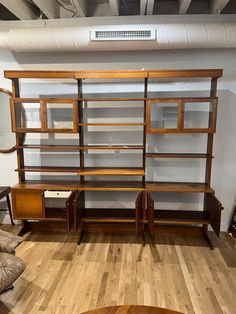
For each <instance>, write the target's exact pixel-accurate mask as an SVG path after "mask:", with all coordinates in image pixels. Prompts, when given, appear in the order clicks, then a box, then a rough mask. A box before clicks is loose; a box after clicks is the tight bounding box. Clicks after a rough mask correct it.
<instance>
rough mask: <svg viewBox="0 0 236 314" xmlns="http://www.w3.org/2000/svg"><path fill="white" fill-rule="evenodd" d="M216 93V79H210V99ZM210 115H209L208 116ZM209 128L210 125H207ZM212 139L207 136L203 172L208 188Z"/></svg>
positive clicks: (210, 136)
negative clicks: (204, 169) (204, 168)
mask: <svg viewBox="0 0 236 314" xmlns="http://www.w3.org/2000/svg"><path fill="white" fill-rule="evenodd" d="M216 93H217V78H214V77H213V78H212V79H211V92H210V97H216ZM210 115H211V114H210ZM210 120H211V117H210V116H209V124H210V123H212V122H211V121H210ZM209 127H210V125H209ZM213 139H214V134H213V133H209V134H208V136H207V156H208V157H207V159H206V172H205V183H206V184H207V185H208V186H210V185H211V168H212V158H211V157H212V153H213Z"/></svg>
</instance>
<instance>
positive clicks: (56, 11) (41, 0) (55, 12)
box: [33, 0, 60, 19]
mask: <svg viewBox="0 0 236 314" xmlns="http://www.w3.org/2000/svg"><path fill="white" fill-rule="evenodd" d="M33 2H34V3H35V4H36V5H37V7H38V8H39V9H40V10H41V11H42V12H43V13H44V14H45V15H46V17H47V18H48V19H55V18H59V17H60V6H59V5H58V4H57V2H56V1H55V0H33Z"/></svg>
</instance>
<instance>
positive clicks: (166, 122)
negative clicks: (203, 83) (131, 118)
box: [146, 97, 217, 133]
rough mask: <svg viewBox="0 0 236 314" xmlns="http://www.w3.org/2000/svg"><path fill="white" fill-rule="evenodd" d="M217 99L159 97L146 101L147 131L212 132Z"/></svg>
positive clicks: (214, 123) (214, 126) (214, 124)
mask: <svg viewBox="0 0 236 314" xmlns="http://www.w3.org/2000/svg"><path fill="white" fill-rule="evenodd" d="M216 110H217V99H216V98H214V97H209V98H200V97H196V98H160V99H150V100H148V101H147V112H146V116H147V119H146V123H147V133H214V132H215V129H216Z"/></svg>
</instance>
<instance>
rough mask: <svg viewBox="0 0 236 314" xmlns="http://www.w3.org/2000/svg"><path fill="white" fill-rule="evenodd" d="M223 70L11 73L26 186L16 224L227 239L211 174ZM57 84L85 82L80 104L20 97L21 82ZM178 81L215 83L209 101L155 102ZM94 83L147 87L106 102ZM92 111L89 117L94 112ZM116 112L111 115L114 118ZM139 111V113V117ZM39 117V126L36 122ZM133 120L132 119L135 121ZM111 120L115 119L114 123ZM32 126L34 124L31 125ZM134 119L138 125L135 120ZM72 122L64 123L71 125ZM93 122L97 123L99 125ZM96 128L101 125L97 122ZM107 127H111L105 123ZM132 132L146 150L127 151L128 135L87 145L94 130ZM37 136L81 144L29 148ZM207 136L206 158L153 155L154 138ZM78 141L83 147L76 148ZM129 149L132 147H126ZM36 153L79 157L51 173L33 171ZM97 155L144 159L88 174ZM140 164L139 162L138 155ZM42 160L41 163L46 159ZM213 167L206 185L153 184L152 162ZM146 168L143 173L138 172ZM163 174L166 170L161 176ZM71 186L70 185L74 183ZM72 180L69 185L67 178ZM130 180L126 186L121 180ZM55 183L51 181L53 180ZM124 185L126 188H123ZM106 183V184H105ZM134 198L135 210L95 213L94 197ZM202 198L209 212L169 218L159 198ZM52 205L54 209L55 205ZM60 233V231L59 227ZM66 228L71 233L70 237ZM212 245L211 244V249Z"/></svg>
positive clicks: (18, 191) (17, 193) (18, 197)
mask: <svg viewBox="0 0 236 314" xmlns="http://www.w3.org/2000/svg"><path fill="white" fill-rule="evenodd" d="M221 76H222V70H215V69H214V70H211V69H207V70H206V69H205V70H148V71H146V70H136V71H133V70H129V71H5V77H6V78H9V79H11V80H12V91H13V98H12V100H11V116H12V130H13V132H15V134H16V149H17V161H18V168H17V171H18V177H19V183H18V184H17V185H15V186H14V187H13V188H12V197H13V212H14V218H15V219H20V220H22V226H23V230H25V229H28V228H31V229H37V228H39V227H41V228H43V229H44V230H48V228H49V229H55V230H56V229H57V230H58V228H59V229H60V230H67V231H68V232H70V231H73V232H80V235H82V234H83V231H90V230H94V231H116V232H127V231H130V230H134V231H135V230H136V232H137V233H142V232H144V231H149V232H150V233H151V234H153V233H154V232H155V231H158V229H159V228H162V226H172V227H175V228H176V227H177V226H179V227H180V226H181V227H184V226H185V227H186V226H189V227H191V228H192V227H193V226H195V227H198V230H201V232H203V234H204V235H205V236H206V238H207V239H208V240H209V238H208V236H207V229H208V225H211V226H212V228H213V229H214V231H215V233H216V234H217V235H219V233H220V219H221V210H222V205H221V203H220V202H219V201H218V200H217V198H216V197H215V193H214V190H213V189H212V187H211V168H212V158H213V155H212V151H213V136H214V133H215V130H216V117H217V95H216V93H217V79H218V78H219V77H221ZM28 78H29V79H40V80H44V79H52V80H55V81H56V80H58V79H61V80H64V81H66V80H73V81H75V82H76V81H77V86H78V91H77V95H75V97H74V96H73V97H67V98H64V97H63V98H62V97H60V96H59V97H57V96H56V97H55V95H53V96H46V97H45V96H39V97H37V98H26V97H24V98H23V97H21V95H20V80H21V79H28ZM165 79H171V80H172V81H178V80H181V79H190V80H192V79H198V80H202V79H204V80H205V79H208V80H209V82H210V88H209V96H207V97H206V96H204V97H201V96H200V97H199V93H198V97H192V96H191V97H188V96H187V95H182V96H181V97H180V96H178V95H177V97H176V96H172V94H170V96H169V97H166V96H165V97H163V96H161V93H160V96H159V95H158V94H157V95H154V96H153V95H152V93H151V91H150V86H151V82H152V81H153V80H157V84H158V80H165ZM89 80H92V81H93V80H94V81H95V82H98V83H99V84H106V83H107V82H109V81H112V82H118V84H122V83H123V82H125V81H127V80H131V81H132V82H133V84H135V82H136V81H137V84H139V86H142V91H141V92H142V95H141V97H140V93H138V94H137V95H138V97H134V96H133V95H132V97H127V96H125V97H124V95H126V94H122V93H120V94H119V95H118V96H116V97H114V94H113V93H112V94H111V96H110V97H109V95H108V96H107V94H109V93H107V94H106V97H105V98H104V97H103V98H101V97H99V96H96V97H93V96H92V97H90V98H88V97H87V98H86V95H85V93H84V88H83V87H84V84H86V82H87V81H89ZM89 104H92V106H95V107H96V106H98V107H99V105H101V104H107V105H108V106H109V108H112V107H113V105H114V108H116V107H117V106H116V104H119V105H121V107H122V108H123V109H122V110H124V111H125V110H126V108H136V107H137V104H138V109H135V110H137V111H138V112H139V113H140V116H139V118H138V119H136V120H135V119H132V117H130V115H128V116H127V118H126V119H125V122H124V123H123V122H120V121H118V122H117V121H115V122H114V120H112V119H111V120H110V122H109V119H108V122H107V119H104V120H103V119H102V117H101V120H100V121H99V122H97V120H96V119H95V120H90V119H89V110H87V109H88V108H89ZM86 110H87V111H86ZM108 111H109V110H108ZM131 111H132V109H131ZM30 117H31V118H30ZM129 117H130V118H129ZM106 118H107V117H106ZM30 119H31V121H29V120H30ZM129 119H130V120H129ZM63 121H64V122H63ZM91 121H92V122H91ZM94 121H95V122H94ZM104 121H105V122H104ZM103 127H104V128H111V129H112V128H114V127H115V128H121V129H122V128H128V129H131V130H134V131H135V132H136V130H137V132H140V134H141V135H142V136H141V137H142V138H141V141H140V143H138V144H137V143H135V144H132V145H131V144H126V142H125V138H126V133H125V132H122V136H123V137H124V141H123V142H122V144H116V143H113V144H112V143H107V144H104V143H102V144H101V143H99V144H97V145H94V144H92V145H91V144H88V143H87V142H86V140H85V138H86V133H87V131H88V129H89V128H103ZM29 133H46V134H48V138H50V135H56V134H57V133H60V134H70V135H71V134H74V135H75V136H77V135H78V137H77V140H75V141H73V144H71V143H72V142H71V141H70V140H68V141H65V140H64V141H63V140H62V142H60V143H59V144H58V141H56V142H52V141H50V140H48V141H47V140H45V141H42V142H40V143H34V142H31V143H30V144H29V143H27V141H26V137H27V134H29ZM197 133H199V134H206V136H207V144H206V147H205V152H202V151H201V152H196V153H195V152H178V153H177V152H172V153H171V152H157V151H153V152H149V151H148V150H147V146H148V135H149V134H153V136H155V134H156V135H158V134H168V135H169V134H173V135H176V136H177V135H181V136H185V135H187V134H197ZM76 141H77V142H76ZM123 143H125V144H123ZM26 150H34V151H35V152H36V151H37V152H38V154H39V155H41V154H42V153H43V152H45V151H46V152H60V153H62V154H63V153H64V154H65V160H66V158H67V155H66V154H67V153H68V152H74V153H75V154H77V161H76V162H75V164H74V165H73V164H71V162H69V161H68V163H69V164H66V165H64V166H57V163H56V160H55V163H53V165H50V166H48V165H47V166H43V165H39V166H32V165H28V164H27V163H26V158H25V151H26ZM89 151H93V152H94V151H95V152H96V151H97V152H98V153H99V152H101V151H108V152H109V151H118V152H120V151H122V152H123V151H133V152H137V154H138V155H137V156H138V157H137V158H136V159H133V160H132V161H131V165H132V166H129V167H127V166H124V165H122V161H121V163H120V166H119V167H117V166H116V167H104V166H102V167H101V166H99V167H94V166H93V167H91V166H89V167H88V166H87V160H86V158H88V152H89ZM134 156H135V155H134ZM39 158H41V157H39ZM153 159H154V160H159V159H168V160H170V159H171V160H179V159H181V160H189V159H191V160H196V159H201V160H205V179H204V180H203V181H202V182H175V181H174V182H173V181H169V182H167V181H166V182H159V181H155V180H154V181H149V180H148V179H147V160H153ZM137 164H138V165H139V166H136V165H137ZM157 171H158V169H157ZM28 173H31V174H32V173H37V174H40V176H39V178H38V179H37V180H35V179H34V180H30V179H28V178H27V174H28ZM48 173H49V174H54V173H56V174H57V175H58V177H57V178H54V177H53V179H48V177H47V178H46V179H45V176H44V174H48ZM70 175H71V179H70V180H68V177H70ZM63 177H64V178H63ZM120 177H123V178H124V179H123V180H120ZM49 178H50V176H49ZM117 178H118V180H117ZM104 179H106V180H104ZM104 191H105V192H106V193H109V192H110V191H112V192H119V193H120V194H121V195H124V193H126V192H133V193H134V194H135V197H134V201H133V206H132V208H125V209H124V208H123V209H119V208H118V209H114V208H103V209H101V208H87V206H86V204H85V198H86V193H87V192H90V193H91V192H92V193H101V192H104ZM160 192H162V193H173V192H174V193H184V194H185V193H201V194H203V195H204V205H203V208H202V210H200V211H199V210H168V209H165V210H162V209H160V208H156V205H155V202H154V196H155V194H156V193H160ZM58 198H59V200H60V205H61V204H62V203H63V202H64V204H63V207H61V206H59V207H51V206H48V202H49V201H48V200H52V199H58ZM49 203H50V202H49ZM56 226H57V227H56ZM65 228H66V229H65ZM209 243H210V241H209Z"/></svg>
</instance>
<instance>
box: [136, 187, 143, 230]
mask: <svg viewBox="0 0 236 314" xmlns="http://www.w3.org/2000/svg"><path fill="white" fill-rule="evenodd" d="M144 206H145V199H144V193H143V192H140V193H139V194H138V197H137V199H136V201H135V210H136V214H135V215H136V233H139V232H141V231H142V224H141V221H142V216H143V209H144Z"/></svg>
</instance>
